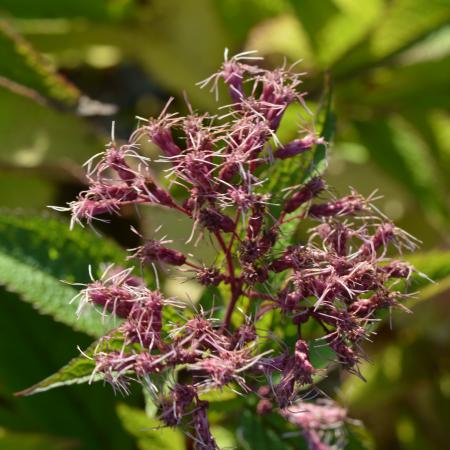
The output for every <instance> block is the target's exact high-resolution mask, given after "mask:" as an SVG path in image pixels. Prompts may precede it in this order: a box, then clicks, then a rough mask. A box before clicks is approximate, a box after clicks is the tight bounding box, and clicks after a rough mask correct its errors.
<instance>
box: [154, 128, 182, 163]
mask: <svg viewBox="0 0 450 450" xmlns="http://www.w3.org/2000/svg"><path fill="white" fill-rule="evenodd" d="M147 133H148V136H149V138H150V140H151V141H152V142H153V143H155V144H156V145H157V146H158V147H159V148H160V149H161V150H162V151H163V152H164V154H165V155H166V156H169V157H171V156H176V155H178V154H180V153H181V149H180V147H178V145H177V144H175V142H174V140H173V136H172V132H171V130H170V128H168V127H164V126H161V125H159V126H158V124H155V125H153V126H152V125H150V126H149V127H147Z"/></svg>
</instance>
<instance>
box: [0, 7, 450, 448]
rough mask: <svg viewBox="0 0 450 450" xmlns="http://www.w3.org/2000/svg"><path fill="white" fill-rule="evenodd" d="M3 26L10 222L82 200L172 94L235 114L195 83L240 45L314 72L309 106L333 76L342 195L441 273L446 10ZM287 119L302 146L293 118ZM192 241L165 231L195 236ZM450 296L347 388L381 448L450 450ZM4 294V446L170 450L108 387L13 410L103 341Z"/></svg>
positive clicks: (287, 12) (51, 11) (110, 13)
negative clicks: (403, 237) (104, 162)
mask: <svg viewBox="0 0 450 450" xmlns="http://www.w3.org/2000/svg"><path fill="white" fill-rule="evenodd" d="M0 17H1V21H0V207H1V208H2V210H6V209H7V210H15V211H16V210H17V211H20V212H22V213H23V212H25V213H26V214H43V213H45V211H46V206H47V205H62V204H64V203H65V202H67V201H70V200H72V199H73V198H74V197H75V195H76V193H77V192H78V191H80V190H81V189H83V186H84V180H83V172H82V170H81V164H82V163H83V162H84V161H85V160H86V159H87V158H88V157H90V156H92V155H93V154H95V153H97V152H99V151H101V149H102V148H103V146H104V144H105V143H106V142H107V141H108V139H109V136H110V130H111V122H112V121H115V123H116V127H115V129H116V131H115V133H116V137H117V138H123V139H126V138H127V137H128V135H129V134H130V132H131V131H132V130H133V128H134V127H135V124H136V120H135V116H142V117H148V116H154V115H158V114H159V112H160V110H161V109H162V107H163V106H164V104H165V102H166V101H167V99H168V98H169V97H170V96H173V97H175V106H174V109H176V108H178V109H181V110H183V108H185V107H184V100H183V91H185V92H186V94H187V96H188V98H189V99H190V102H191V103H192V105H193V106H194V108H196V109H198V110H199V111H202V110H210V111H213V110H214V109H215V108H217V107H218V106H220V102H219V103H217V102H216V101H215V99H214V96H212V95H211V94H210V93H209V92H208V91H207V90H200V89H199V88H198V87H197V86H195V83H196V82H198V81H200V80H202V79H204V78H206V77H207V76H209V75H210V74H211V73H212V72H214V71H215V70H216V69H217V68H218V66H219V65H220V63H221V62H222V60H223V53H224V49H225V48H229V49H230V53H231V54H233V53H236V52H240V51H245V50H258V51H259V54H260V55H262V56H264V57H265V61H264V65H265V66H267V67H273V66H275V65H277V64H280V63H282V62H283V60H284V59H285V58H286V59H287V61H288V62H294V61H297V60H299V59H302V62H301V64H299V66H298V68H299V70H301V71H304V72H307V75H306V76H305V78H304V89H305V90H306V91H307V92H308V93H309V96H308V99H309V101H310V102H311V104H312V105H314V104H315V103H317V102H318V101H319V99H320V95H321V92H322V88H323V85H324V75H325V74H326V73H327V72H329V73H330V74H331V79H332V83H333V92H334V111H335V115H336V136H335V142H334V145H333V147H332V151H331V154H330V164H329V169H328V182H329V184H330V185H333V186H335V188H336V191H338V192H341V193H344V192H346V189H347V188H348V186H353V187H355V188H356V189H357V190H358V191H360V192H361V193H363V194H366V195H367V194H370V193H371V192H372V191H373V190H374V189H375V188H378V189H379V193H380V194H382V195H383V199H382V200H380V201H379V203H378V205H379V207H380V208H381V209H382V210H383V211H384V212H385V213H386V214H387V215H388V216H390V217H391V218H392V219H393V220H395V221H396V223H397V224H398V225H399V226H401V227H402V228H405V229H406V230H407V231H408V232H410V233H412V234H413V235H415V236H416V237H417V238H419V239H420V240H421V241H422V242H423V245H422V249H423V250H424V251H427V250H430V251H433V253H430V254H429V255H431V256H430V257H429V258H430V264H433V262H434V260H433V255H435V254H436V255H437V254H438V252H440V253H439V254H440V255H441V254H443V253H442V252H443V251H445V250H448V248H449V243H450V215H449V212H450V198H449V192H450V190H449V187H450V176H449V173H450V1H449V0H364V1H360V0H321V1H313V0H66V1H64V2H63V1H60V0H39V1H35V0H0ZM289 117H290V118H291V119H288V123H287V126H286V134H287V135H289V133H291V135H292V136H294V134H295V131H296V129H297V123H296V120H297V119H296V114H295V111H293V112H291V114H290V116H289ZM289 120H290V122H289ZM150 151H151V149H150ZM45 214H46V213H45ZM158 214H159V215H158ZM169 219H170V218H169V217H168V216H164V213H158V212H156V211H154V210H152V212H151V217H149V216H148V215H146V214H144V215H143V216H142V217H140V218H137V217H136V216H135V215H133V213H132V212H130V213H129V214H125V215H124V217H123V218H122V219H120V220H117V221H114V223H113V226H112V227H108V228H105V230H104V231H105V233H109V234H110V236H111V237H112V238H113V239H115V240H117V241H118V242H119V243H120V244H123V245H126V246H130V245H133V242H132V240H130V239H132V237H130V234H129V233H128V232H127V230H128V226H129V224H130V223H136V222H138V221H141V222H143V223H144V224H146V223H147V225H148V226H149V227H151V226H153V224H155V226H156V224H158V221H163V222H168V221H169ZM171 228H172V230H171ZM182 228H183V227H179V226H178V225H175V226H172V227H171V226H170V224H169V225H168V226H167V230H166V231H167V232H169V233H171V232H172V233H178V235H177V236H179V238H180V239H181V238H182V237H183V236H184V230H183V229H182ZM180 233H181V234H180ZM446 264H447V266H448V267H450V260H447V261H446ZM449 288H450V278H448V279H444V280H443V281H442V282H441V283H440V284H439V285H435V286H431V287H429V288H427V289H425V291H424V292H423V293H422V294H421V297H420V300H426V301H420V302H418V305H417V306H416V307H415V309H414V314H413V315H409V316H404V315H402V316H401V315H395V316H394V319H393V322H394V323H393V326H392V329H389V326H386V327H384V328H382V329H381V330H380V336H379V338H378V339H377V341H376V344H375V345H372V346H370V348H369V349H368V350H369V351H370V357H371V361H370V363H368V364H366V365H365V366H364V367H363V369H362V372H363V374H364V375H365V377H366V378H367V382H366V383H363V382H361V381H360V380H359V379H357V378H356V377H350V378H345V379H343V380H342V384H341V385H340V386H338V387H335V388H334V389H335V395H336V396H337V397H338V398H339V399H341V401H342V402H343V403H344V404H345V405H346V406H348V408H349V410H350V415H351V416H352V417H357V418H359V419H361V420H363V421H364V423H365V424H366V426H367V428H368V431H369V433H370V434H371V435H372V437H373V442H374V443H375V444H374V447H373V448H378V449H383V450H394V449H395V450H397V449H421V450H424V449H430V450H432V449H443V448H448V442H449V438H450V436H449V432H448V424H449V423H450V306H449V301H448V300H449V295H450V293H449V292H448V290H449ZM0 293H1V297H2V298H1V301H0V330H1V331H0V332H1V339H0V351H1V355H2V359H1V362H0V449H1V450H3V449H8V450H9V449H11V450H12V449H18V450H22V449H23V450H28V449H30V450H33V449H41V448H42V449H43V448H45V449H64V448H82V449H119V448H120V449H132V448H137V447H136V446H138V447H139V448H140V449H151V448H163V447H157V446H155V445H156V444H155V443H152V442H150V441H151V440H150V438H147V437H146V435H145V432H143V431H142V429H143V428H145V425H144V426H143V427H140V428H139V427H136V426H130V421H129V420H128V419H129V418H130V416H132V415H133V414H139V412H138V409H134V408H135V406H136V405H138V404H139V403H140V401H141V400H140V399H139V396H136V398H134V397H132V398H131V400H128V402H127V403H125V402H124V400H123V399H120V398H115V397H114V395H113V393H112V391H111V390H110V389H103V388H102V387H101V386H97V387H86V386H78V387H70V388H64V389H61V390H59V391H56V392H51V393H48V394H43V395H41V396H36V397H32V398H26V399H17V398H14V397H13V396H12V394H11V393H12V392H14V391H17V390H20V389H23V388H25V387H27V386H29V385H30V384H32V383H34V382H36V381H38V380H39V379H42V378H44V377H45V376H47V375H49V374H50V373H52V372H54V371H55V370H57V369H58V368H59V367H60V366H61V365H63V364H64V363H65V362H66V361H67V360H68V359H69V358H70V357H72V356H74V355H75V354H76V353H77V350H76V348H75V346H76V345H80V346H81V347H85V346H86V345H88V344H89V342H90V339H89V338H88V337H87V336H86V335H83V334H82V333H79V332H74V331H72V330H71V329H70V328H68V327H66V326H65V325H62V324H59V323H57V322H54V321H53V320H52V319H51V318H49V317H47V316H45V315H40V314H38V313H37V312H36V311H34V310H33V308H32V307H31V306H29V305H28V304H25V303H22V302H20V301H18V299H17V298H16V296H15V294H13V293H6V291H2V290H0ZM55 335H56V336H58V339H57V340H56V341H55V339H54V336H55ZM11 342H13V343H14V345H13V346H11ZM117 402H119V405H117ZM140 419H142V417H141V418H140ZM133 423H135V422H133ZM143 423H145V421H144V422H143ZM132 436H134V438H132ZM136 439H137V440H136Z"/></svg>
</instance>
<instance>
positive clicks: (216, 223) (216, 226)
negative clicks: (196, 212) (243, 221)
mask: <svg viewBox="0 0 450 450" xmlns="http://www.w3.org/2000/svg"><path fill="white" fill-rule="evenodd" d="M199 220H200V223H201V225H202V226H204V227H205V228H207V229H208V230H210V231H212V232H215V231H223V232H225V233H232V232H233V231H234V228H235V225H234V222H233V220H232V219H231V218H230V217H228V216H226V215H225V214H222V213H220V212H219V211H217V210H216V209H213V208H204V209H202V210H201V211H200V216H199Z"/></svg>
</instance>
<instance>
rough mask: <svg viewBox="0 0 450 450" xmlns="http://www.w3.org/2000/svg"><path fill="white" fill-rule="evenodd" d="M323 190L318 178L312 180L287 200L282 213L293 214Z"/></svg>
mask: <svg viewBox="0 0 450 450" xmlns="http://www.w3.org/2000/svg"><path fill="white" fill-rule="evenodd" d="M324 189H325V183H324V182H323V180H322V179H321V178H320V177H314V178H312V179H311V180H310V181H309V182H308V183H306V184H305V185H304V186H302V188H301V189H300V190H299V191H297V192H295V193H294V194H293V195H292V197H291V198H289V199H288V200H287V202H286V203H285V205H284V208H283V211H284V212H286V213H288V214H289V213H291V212H294V211H295V210H296V209H297V208H299V207H300V206H301V205H303V204H304V203H306V202H308V201H309V200H312V199H313V198H314V197H315V196H317V194H319V193H320V192H322V191H323V190H324Z"/></svg>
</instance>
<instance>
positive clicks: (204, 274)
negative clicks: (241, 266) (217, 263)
mask: <svg viewBox="0 0 450 450" xmlns="http://www.w3.org/2000/svg"><path fill="white" fill-rule="evenodd" d="M195 276H196V279H197V281H198V282H199V283H200V284H203V285H204V286H217V285H218V284H219V283H220V282H222V281H224V280H225V276H224V275H222V274H221V273H220V271H219V269H216V268H215V267H204V268H203V269H201V270H199V271H198V272H197V273H196V275H195Z"/></svg>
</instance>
